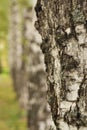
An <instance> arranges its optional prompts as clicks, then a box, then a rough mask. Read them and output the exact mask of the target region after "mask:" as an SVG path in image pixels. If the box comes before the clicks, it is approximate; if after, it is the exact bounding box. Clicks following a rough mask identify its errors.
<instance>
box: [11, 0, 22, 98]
mask: <svg viewBox="0 0 87 130" xmlns="http://www.w3.org/2000/svg"><path fill="white" fill-rule="evenodd" d="M9 22H10V28H9V65H10V70H11V75H12V78H13V84H14V89H15V91H16V94H17V97H18V98H19V91H20V89H19V87H18V86H19V84H20V83H19V81H18V80H19V75H18V74H19V71H20V69H21V53H22V47H21V32H20V22H21V21H20V14H19V7H18V3H17V1H16V0H12V1H11V6H10V19H9Z"/></svg>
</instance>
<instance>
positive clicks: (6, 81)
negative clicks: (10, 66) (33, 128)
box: [0, 74, 26, 130]
mask: <svg viewBox="0 0 87 130" xmlns="http://www.w3.org/2000/svg"><path fill="white" fill-rule="evenodd" d="M25 114H26V113H25V112H24V111H23V110H21V109H20V107H19V106H18V102H17V100H16V96H15V93H14V90H13V87H12V81H11V79H10V77H9V76H8V75H5V74H3V75H0V130H26V118H25Z"/></svg>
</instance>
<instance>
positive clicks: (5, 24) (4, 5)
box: [0, 0, 10, 38]
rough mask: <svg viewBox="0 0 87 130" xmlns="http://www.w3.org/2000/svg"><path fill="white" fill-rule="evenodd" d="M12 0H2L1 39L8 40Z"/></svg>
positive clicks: (0, 8) (0, 17) (0, 2)
mask: <svg viewBox="0 0 87 130" xmlns="http://www.w3.org/2000/svg"><path fill="white" fill-rule="evenodd" d="M9 2H10V0H0V38H6V35H7V31H8V15H9V13H8V12H9Z"/></svg>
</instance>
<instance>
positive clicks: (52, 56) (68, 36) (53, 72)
mask: <svg viewBox="0 0 87 130" xmlns="http://www.w3.org/2000/svg"><path fill="white" fill-rule="evenodd" d="M35 10H36V14H37V22H36V23H35V27H36V29H37V30H38V31H39V33H40V34H41V36H42V41H43V43H42V45H41V49H42V51H43V53H44V56H45V64H46V72H47V84H48V93H47V95H48V102H49V104H50V108H51V112H52V118H53V121H54V123H55V126H56V129H57V130H65V129H66V130H86V129H87V0H83V1H81V0H65V1H63V0H48V1H47V0H38V1H37V5H36V8H35Z"/></svg>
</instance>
